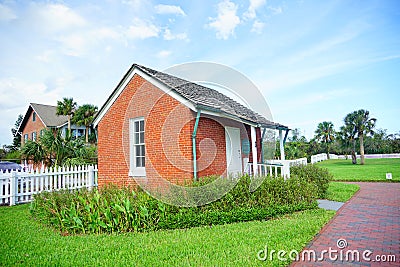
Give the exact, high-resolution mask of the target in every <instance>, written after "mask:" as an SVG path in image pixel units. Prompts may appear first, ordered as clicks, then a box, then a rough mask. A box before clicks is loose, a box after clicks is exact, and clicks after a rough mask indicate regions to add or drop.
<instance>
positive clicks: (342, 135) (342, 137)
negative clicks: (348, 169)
mask: <svg viewBox="0 0 400 267" xmlns="http://www.w3.org/2000/svg"><path fill="white" fill-rule="evenodd" d="M355 135H356V132H355V130H354V127H352V125H346V124H345V125H344V126H342V127H340V132H339V133H338V139H339V142H340V144H341V146H342V148H344V149H345V153H346V159H347V153H348V152H349V151H348V149H349V146H350V145H352V146H351V149H350V151H351V161H352V163H353V164H357V157H356V139H355Z"/></svg>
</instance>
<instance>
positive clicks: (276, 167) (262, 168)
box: [245, 161, 290, 179]
mask: <svg viewBox="0 0 400 267" xmlns="http://www.w3.org/2000/svg"><path fill="white" fill-rule="evenodd" d="M245 173H247V174H249V175H250V176H254V168H253V163H252V162H249V163H247V164H246V166H245ZM267 175H269V176H271V177H278V176H282V177H284V178H285V179H286V178H290V165H289V163H288V162H286V161H284V162H283V163H272V162H271V163H257V176H267Z"/></svg>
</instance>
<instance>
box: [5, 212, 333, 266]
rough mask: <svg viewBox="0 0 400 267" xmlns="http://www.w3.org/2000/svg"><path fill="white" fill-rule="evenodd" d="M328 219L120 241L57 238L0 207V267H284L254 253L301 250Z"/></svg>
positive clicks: (294, 218) (295, 218) (313, 216)
mask: <svg viewBox="0 0 400 267" xmlns="http://www.w3.org/2000/svg"><path fill="white" fill-rule="evenodd" d="M333 215H334V212H332V211H325V210H322V209H316V210H308V211H304V212H299V213H295V214H292V215H287V216H283V217H280V218H278V219H274V220H270V221H254V222H246V223H235V224H229V225H218V226H212V227H209V226H207V227H198V228H192V229H187V230H173V231H157V232H147V233H130V234H123V235H86V236H83V235H82V236H61V235H60V233H58V232H55V231H54V230H52V229H50V228H47V227H45V226H43V225H42V224H40V223H39V222H36V221H34V220H32V219H31V217H30V214H29V205H20V206H14V207H0V247H1V252H0V265H2V266H16V265H27V266H36V265H41V266H285V265H287V264H289V262H281V261H279V260H277V259H275V261H274V262H270V261H268V262H262V261H259V260H258V259H257V253H258V251H260V250H262V249H263V248H264V247H265V246H266V245H268V248H269V249H271V250H272V249H275V250H280V249H284V250H286V251H290V250H292V249H296V250H298V251H301V249H302V248H303V247H304V246H305V245H306V244H307V243H308V242H309V241H310V240H311V239H312V238H313V237H314V235H315V234H317V233H318V232H319V230H320V229H321V227H322V226H323V225H325V224H326V223H327V222H328V221H329V220H330V219H331V218H332V216H333Z"/></svg>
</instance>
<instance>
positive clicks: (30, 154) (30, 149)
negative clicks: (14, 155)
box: [21, 140, 46, 164]
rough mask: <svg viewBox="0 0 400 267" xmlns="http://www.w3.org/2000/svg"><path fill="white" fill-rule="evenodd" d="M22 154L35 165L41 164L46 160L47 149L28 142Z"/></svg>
mask: <svg viewBox="0 0 400 267" xmlns="http://www.w3.org/2000/svg"><path fill="white" fill-rule="evenodd" d="M21 154H22V155H23V156H25V158H26V159H29V160H32V161H33V163H34V164H39V163H41V162H43V161H44V160H45V159H46V150H45V148H44V147H43V146H42V145H41V144H40V143H39V142H36V141H32V140H28V141H27V142H26V143H25V144H24V146H23V147H22V148H21Z"/></svg>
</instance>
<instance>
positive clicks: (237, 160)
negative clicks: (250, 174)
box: [225, 127, 242, 175]
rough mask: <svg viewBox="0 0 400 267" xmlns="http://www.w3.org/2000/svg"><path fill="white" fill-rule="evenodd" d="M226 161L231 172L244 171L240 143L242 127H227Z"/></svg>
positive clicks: (234, 173)
mask: <svg viewBox="0 0 400 267" xmlns="http://www.w3.org/2000/svg"><path fill="white" fill-rule="evenodd" d="M225 140H226V163H227V170H228V172H227V173H228V175H229V174H233V175H236V174H238V173H239V174H241V173H242V151H241V145H240V129H239V128H234V127H225Z"/></svg>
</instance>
